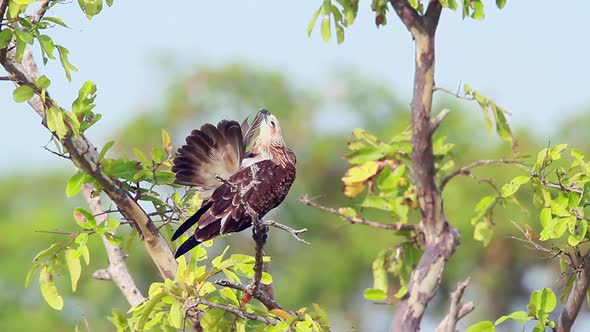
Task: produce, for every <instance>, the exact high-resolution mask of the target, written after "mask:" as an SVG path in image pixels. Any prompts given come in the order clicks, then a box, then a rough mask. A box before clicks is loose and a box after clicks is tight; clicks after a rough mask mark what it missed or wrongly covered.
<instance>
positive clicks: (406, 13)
mask: <svg viewBox="0 0 590 332" xmlns="http://www.w3.org/2000/svg"><path fill="white" fill-rule="evenodd" d="M390 2H391V6H392V7H393V9H394V10H395V12H396V13H397V16H399V18H400V19H401V20H402V22H403V23H404V25H405V26H406V28H408V31H410V33H411V34H412V36H413V37H414V38H416V35H417V34H419V33H420V32H421V31H422V30H423V29H424V22H423V20H422V16H420V14H418V11H417V10H415V9H414V8H412V6H410V3H409V2H408V1H407V0H391V1H390Z"/></svg>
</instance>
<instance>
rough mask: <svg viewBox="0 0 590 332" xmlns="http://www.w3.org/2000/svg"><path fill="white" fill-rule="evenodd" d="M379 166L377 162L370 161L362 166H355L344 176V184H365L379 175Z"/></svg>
mask: <svg viewBox="0 0 590 332" xmlns="http://www.w3.org/2000/svg"><path fill="white" fill-rule="evenodd" d="M378 169H379V164H378V163H377V162H376V161H369V162H366V163H364V164H362V165H359V166H355V167H353V168H351V169H349V170H348V171H346V174H344V177H343V178H342V182H344V184H352V183H354V182H363V181H366V180H368V179H369V178H371V177H372V176H373V175H375V174H377V170H378Z"/></svg>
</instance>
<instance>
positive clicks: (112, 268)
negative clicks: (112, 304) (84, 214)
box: [82, 184, 146, 306]
mask: <svg viewBox="0 0 590 332" xmlns="http://www.w3.org/2000/svg"><path fill="white" fill-rule="evenodd" d="M93 190H94V188H92V186H91V185H90V184H85V185H84V186H83V187H82V195H84V199H85V200H86V202H87V203H88V206H89V207H90V212H91V213H92V214H94V215H97V217H96V222H97V224H100V223H103V222H104V221H105V220H106V219H107V216H106V214H104V213H103V208H102V204H101V202H100V196H96V197H92V191H93ZM101 238H102V243H103V245H104V247H105V249H106V252H107V256H108V258H109V267H108V268H106V269H102V270H98V271H96V272H94V274H93V277H95V278H97V279H100V280H112V281H113V283H115V285H116V286H117V287H119V290H121V293H123V296H125V299H127V302H129V304H130V305H132V306H136V305H139V304H141V303H142V302H143V301H145V300H146V298H145V297H144V296H143V295H142V294H141V291H140V290H139V288H137V285H136V284H135V281H134V280H133V277H132V276H131V273H129V270H128V269H127V264H126V263H125V255H124V254H123V251H122V250H121V247H119V246H118V245H116V244H113V243H111V242H110V241H109V240H108V239H107V237H106V236H104V235H103V236H101Z"/></svg>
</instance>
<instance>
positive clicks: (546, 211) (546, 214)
mask: <svg viewBox="0 0 590 332" xmlns="http://www.w3.org/2000/svg"><path fill="white" fill-rule="evenodd" d="M540 219H541V226H543V227H547V226H549V225H551V224H552V222H553V216H552V215H551V208H549V207H546V208H543V209H542V210H541V214H540Z"/></svg>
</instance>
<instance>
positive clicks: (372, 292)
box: [363, 288, 387, 301]
mask: <svg viewBox="0 0 590 332" xmlns="http://www.w3.org/2000/svg"><path fill="white" fill-rule="evenodd" d="M363 295H364V296H365V299H367V300H371V301H385V300H387V293H385V292H384V291H383V290H382V289H376V288H367V289H365V291H364V292H363Z"/></svg>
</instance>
